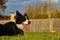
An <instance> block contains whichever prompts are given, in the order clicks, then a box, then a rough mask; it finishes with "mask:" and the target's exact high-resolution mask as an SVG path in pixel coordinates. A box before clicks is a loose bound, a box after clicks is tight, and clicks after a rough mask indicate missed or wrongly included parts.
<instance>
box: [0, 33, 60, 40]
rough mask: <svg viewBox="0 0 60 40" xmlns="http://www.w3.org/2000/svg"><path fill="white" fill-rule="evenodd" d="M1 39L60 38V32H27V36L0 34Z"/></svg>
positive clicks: (46, 39)
mask: <svg viewBox="0 0 60 40" xmlns="http://www.w3.org/2000/svg"><path fill="white" fill-rule="evenodd" d="M0 40H60V32H56V33H54V34H52V33H50V32H27V33H25V36H20V35H15V36H0Z"/></svg>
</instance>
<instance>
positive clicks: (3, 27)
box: [0, 11, 26, 36]
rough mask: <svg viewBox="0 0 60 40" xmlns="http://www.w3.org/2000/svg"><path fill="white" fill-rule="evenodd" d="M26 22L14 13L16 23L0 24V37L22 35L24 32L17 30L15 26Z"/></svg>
mask: <svg viewBox="0 0 60 40" xmlns="http://www.w3.org/2000/svg"><path fill="white" fill-rule="evenodd" d="M25 15H26V14H25ZM24 21H26V18H25V17H24V16H22V15H21V14H20V13H19V12H18V11H16V21H15V22H8V23H6V24H0V36H2V35H10V36H12V35H18V34H20V35H24V31H23V30H21V29H19V28H17V26H16V24H21V23H22V22H24Z"/></svg>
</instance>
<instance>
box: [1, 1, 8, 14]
mask: <svg viewBox="0 0 60 40" xmlns="http://www.w3.org/2000/svg"><path fill="white" fill-rule="evenodd" d="M7 1H8V0H0V14H4V12H5V9H6V8H7V6H6V2H7Z"/></svg>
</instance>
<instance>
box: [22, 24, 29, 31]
mask: <svg viewBox="0 0 60 40" xmlns="http://www.w3.org/2000/svg"><path fill="white" fill-rule="evenodd" d="M22 25H23V26H24V28H25V29H26V31H30V28H29V26H28V24H24V23H22Z"/></svg>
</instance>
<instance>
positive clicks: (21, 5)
mask: <svg viewBox="0 0 60 40" xmlns="http://www.w3.org/2000/svg"><path fill="white" fill-rule="evenodd" d="M37 1H39V2H40V3H41V2H43V1H46V0H8V2H7V3H6V4H7V8H6V9H5V15H10V12H15V13H16V10H19V12H21V13H22V14H24V13H25V8H26V5H27V4H28V3H31V4H33V3H36V2H37ZM51 2H55V3H56V4H57V5H58V6H57V7H60V0H51Z"/></svg>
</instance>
